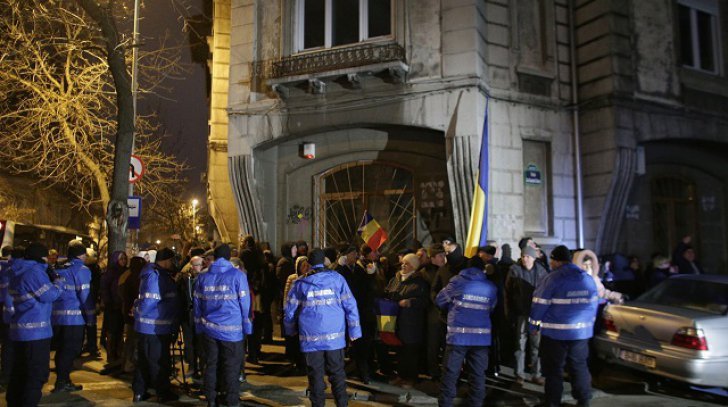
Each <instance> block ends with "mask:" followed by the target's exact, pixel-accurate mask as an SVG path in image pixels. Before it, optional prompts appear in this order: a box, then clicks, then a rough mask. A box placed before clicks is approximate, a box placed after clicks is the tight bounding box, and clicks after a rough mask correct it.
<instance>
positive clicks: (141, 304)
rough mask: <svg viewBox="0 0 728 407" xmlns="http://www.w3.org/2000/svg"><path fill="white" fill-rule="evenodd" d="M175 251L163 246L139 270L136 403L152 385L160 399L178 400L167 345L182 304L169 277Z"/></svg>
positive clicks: (171, 336)
mask: <svg viewBox="0 0 728 407" xmlns="http://www.w3.org/2000/svg"><path fill="white" fill-rule="evenodd" d="M174 257H175V253H174V251H172V250H171V249H169V248H164V249H162V250H160V251H159V252H158V253H156V254H155V262H154V263H149V264H147V265H146V266H144V268H143V269H142V271H141V276H140V284H139V298H138V299H137V301H136V302H135V304H134V329H135V330H136V333H137V338H138V342H137V357H138V359H137V367H136V371H135V372H134V381H133V383H132V390H133V391H134V398H133V401H134V402H135V403H137V402H140V401H143V400H146V399H148V398H149V397H150V396H149V393H147V388H148V387H154V389H155V390H156V394H157V400H158V401H159V402H168V401H174V400H177V399H179V396H178V395H177V394H175V393H173V392H172V390H171V389H170V381H169V377H170V368H171V366H172V364H171V361H170V355H169V351H170V345H171V344H172V340H173V339H174V335H175V333H176V331H177V326H178V324H179V318H180V310H181V305H180V301H179V298H178V295H177V288H176V286H175V283H174V280H173V279H172V273H173V260H174Z"/></svg>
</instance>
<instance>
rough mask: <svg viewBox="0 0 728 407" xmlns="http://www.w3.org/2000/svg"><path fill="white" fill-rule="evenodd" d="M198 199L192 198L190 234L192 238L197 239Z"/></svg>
mask: <svg viewBox="0 0 728 407" xmlns="http://www.w3.org/2000/svg"><path fill="white" fill-rule="evenodd" d="M199 203H200V201H198V200H197V199H193V200H192V236H193V240H197V204H199Z"/></svg>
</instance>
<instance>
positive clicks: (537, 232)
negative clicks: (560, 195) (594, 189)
mask: <svg viewBox="0 0 728 407" xmlns="http://www.w3.org/2000/svg"><path fill="white" fill-rule="evenodd" d="M523 166H524V168H523V183H524V185H523V188H524V191H523V198H524V203H525V207H524V219H523V227H524V229H525V231H526V233H527V234H531V235H534V236H549V235H550V234H551V213H552V209H551V208H552V206H551V143H548V142H545V141H535V140H523Z"/></svg>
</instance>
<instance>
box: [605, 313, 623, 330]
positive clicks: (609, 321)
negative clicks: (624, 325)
mask: <svg viewBox="0 0 728 407" xmlns="http://www.w3.org/2000/svg"><path fill="white" fill-rule="evenodd" d="M602 316H603V317H604V329H606V330H607V332H614V333H619V328H617V324H615V323H614V318H612V315H611V314H610V313H608V312H606V311H605V312H604V313H603V314H602Z"/></svg>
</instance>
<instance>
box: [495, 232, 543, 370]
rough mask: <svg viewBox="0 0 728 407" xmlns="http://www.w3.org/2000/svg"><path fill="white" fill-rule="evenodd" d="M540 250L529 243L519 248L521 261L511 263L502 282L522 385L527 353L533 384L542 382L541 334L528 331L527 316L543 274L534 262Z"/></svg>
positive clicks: (538, 264)
mask: <svg viewBox="0 0 728 407" xmlns="http://www.w3.org/2000/svg"><path fill="white" fill-rule="evenodd" d="M538 255H539V253H538V251H536V249H534V248H533V247H531V246H525V247H524V248H523V249H521V260H520V261H519V262H518V263H517V264H514V265H513V266H511V269H510V270H509V271H508V277H506V282H505V303H506V309H505V311H506V318H507V319H508V320H511V321H515V323H516V337H517V338H518V343H517V348H516V352H515V355H514V356H515V358H516V369H515V374H516V382H517V383H518V384H523V382H524V379H525V366H526V354H527V353H528V355H529V357H530V360H531V377H532V380H533V382H534V383H536V384H538V385H543V383H544V379H543V377H542V376H541V359H540V358H539V355H538V349H539V344H540V341H541V335H540V333H539V332H538V331H530V332H529V329H528V328H529V326H528V317H529V315H530V314H531V303H532V298H533V292H534V290H535V289H536V286H538V284H539V283H540V282H541V280H543V279H544V278H545V277H546V275H547V274H548V273H547V272H546V269H544V268H543V267H542V266H541V264H540V263H539V262H537V261H536V258H537V257H538Z"/></svg>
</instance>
